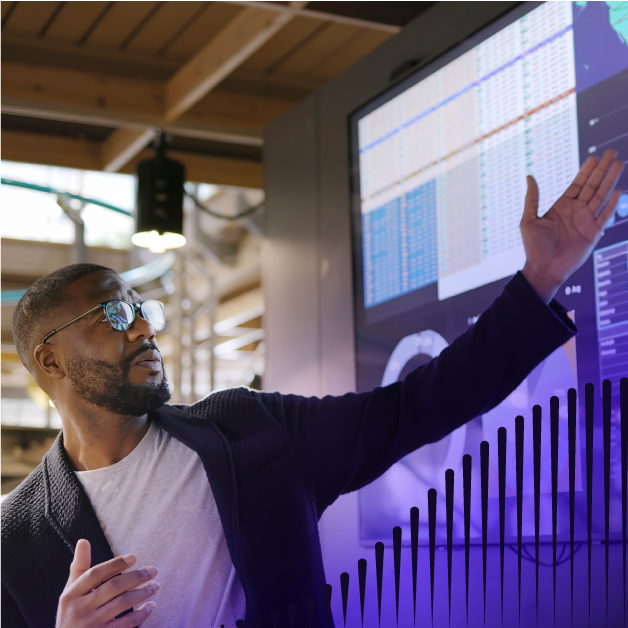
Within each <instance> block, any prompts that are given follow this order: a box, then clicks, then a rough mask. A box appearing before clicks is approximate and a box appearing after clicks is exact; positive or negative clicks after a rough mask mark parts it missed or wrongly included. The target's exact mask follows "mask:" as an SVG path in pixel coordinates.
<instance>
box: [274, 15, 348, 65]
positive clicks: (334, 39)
mask: <svg viewBox="0 0 628 628" xmlns="http://www.w3.org/2000/svg"><path fill="white" fill-rule="evenodd" d="M359 32H360V29H359V28H358V27H357V26H348V25H346V24H330V25H329V26H328V27H327V28H325V29H324V30H322V31H320V32H319V34H318V35H317V36H316V37H314V38H313V39H311V40H310V41H309V42H308V43H307V44H306V45H304V46H302V47H300V48H299V49H298V50H296V51H295V52H294V54H292V55H290V57H288V58H287V59H286V60H285V61H284V62H283V63H282V64H281V65H280V66H279V67H278V68H277V69H276V73H277V74H287V75H296V76H303V75H307V74H308V73H309V72H310V71H311V70H312V69H313V68H315V67H316V66H317V65H318V64H319V63H320V62H321V61H322V60H323V59H325V58H327V57H328V56H329V55H331V54H333V53H334V52H335V51H336V50H337V49H339V48H340V47H341V46H343V45H344V44H345V43H347V42H348V41H349V40H350V39H351V38H353V37H355V36H356V35H357V34H358V33H359Z"/></svg>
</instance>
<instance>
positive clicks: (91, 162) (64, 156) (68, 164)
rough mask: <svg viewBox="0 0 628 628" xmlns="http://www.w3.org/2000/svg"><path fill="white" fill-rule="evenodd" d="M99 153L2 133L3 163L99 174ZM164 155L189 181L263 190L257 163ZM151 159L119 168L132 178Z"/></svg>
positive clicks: (66, 141)
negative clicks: (17, 162) (76, 169)
mask: <svg viewBox="0 0 628 628" xmlns="http://www.w3.org/2000/svg"><path fill="white" fill-rule="evenodd" d="M102 149H103V145H102V144H100V143H98V142H93V141H89V140H80V139H74V138H68V137H57V136H53V135H40V134H36V133H22V132H19V131H3V132H2V159H5V160H7V161H20V162H26V163H34V164H43V165H47V166H61V167H64V168H78V169H80V170H102V169H103V154H102V153H103V150H102ZM168 155H169V156H170V157H171V158H172V159H175V160H176V161H180V162H181V163H182V164H183V165H184V166H185V168H186V177H187V179H188V180H189V181H196V182H199V183H213V184H215V185H234V186H241V187H248V188H261V187H262V186H263V180H262V164H261V163H260V162H257V161H252V160H248V159H233V158H228V157H216V156H213V155H201V154H198V153H185V152H182V151H174V150H173V151H168ZM151 157H153V151H150V150H143V151H141V152H140V153H139V154H137V155H135V157H134V158H133V159H131V160H130V161H129V162H128V163H127V164H126V165H125V166H124V167H123V168H121V171H122V172H124V173H128V174H133V173H134V172H135V167H136V165H137V164H138V163H139V162H140V161H142V160H144V159H149V158H151Z"/></svg>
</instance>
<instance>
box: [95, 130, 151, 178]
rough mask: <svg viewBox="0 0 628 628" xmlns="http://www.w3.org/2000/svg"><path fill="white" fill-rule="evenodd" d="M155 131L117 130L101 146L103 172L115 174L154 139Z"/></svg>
mask: <svg viewBox="0 0 628 628" xmlns="http://www.w3.org/2000/svg"><path fill="white" fill-rule="evenodd" d="M155 135H156V132H155V129H143V130H141V129H140V130H137V129H117V130H116V131H114V132H113V133H112V134H111V135H110V136H109V137H108V138H107V139H106V140H105V141H104V142H103V145H102V160H103V170H105V171H106V172H117V171H118V170H120V168H122V167H123V166H124V165H125V164H126V163H128V162H129V161H130V160H131V159H133V157H135V155H137V154H138V153H139V152H140V151H142V150H143V149H144V148H146V146H148V144H150V143H151V142H152V141H153V139H154V138H155Z"/></svg>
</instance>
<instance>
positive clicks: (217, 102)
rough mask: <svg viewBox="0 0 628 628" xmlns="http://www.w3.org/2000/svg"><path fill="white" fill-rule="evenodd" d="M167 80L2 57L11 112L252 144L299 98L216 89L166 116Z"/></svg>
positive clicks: (5, 109) (7, 105)
mask: <svg viewBox="0 0 628 628" xmlns="http://www.w3.org/2000/svg"><path fill="white" fill-rule="evenodd" d="M165 89H166V87H165V83H163V82H159V81H138V80H131V79H127V78H124V77H118V76H110V75H106V74H101V73H98V72H91V73H90V72H83V71H77V70H67V69H59V68H49V69H48V68H47V69H43V68H42V67H40V66H36V65H30V64H22V63H12V62H4V61H3V63H2V111H3V113H7V114H14V115H23V116H29V117H36V118H45V119H52V120H61V121H68V122H77V123H82V124H93V125H96V126H108V127H114V128H121V127H122V128H133V129H136V130H141V129H146V128H150V127H159V128H162V129H164V130H167V131H169V132H171V133H173V134H175V135H176V134H180V135H184V136H188V137H198V138H201V139H209V140H214V141H218V142H228V143H234V144H243V145H250V146H260V145H261V144H262V137H261V132H262V129H263V128H264V127H265V126H266V125H267V124H268V123H269V122H271V121H272V120H274V119H275V118H276V117H277V116H279V115H281V114H282V113H283V112H284V111H287V110H288V109H289V108H291V107H293V106H294V104H295V101H291V100H281V99H277V98H266V97H264V96H259V95H256V94H249V93H242V92H237V91H225V90H223V89H217V90H214V91H213V92H212V94H211V97H210V98H206V99H204V100H203V102H201V103H199V104H198V105H197V106H196V107H194V108H193V110H192V111H190V112H189V113H188V114H186V115H184V116H183V117H182V118H180V119H179V120H177V121H172V122H166V121H165V120H164V119H163V117H162V115H161V114H162V111H163V102H164V94H165Z"/></svg>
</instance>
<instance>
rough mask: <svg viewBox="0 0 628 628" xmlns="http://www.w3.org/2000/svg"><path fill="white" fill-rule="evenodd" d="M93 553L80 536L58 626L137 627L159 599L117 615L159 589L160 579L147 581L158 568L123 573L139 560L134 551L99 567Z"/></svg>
mask: <svg viewBox="0 0 628 628" xmlns="http://www.w3.org/2000/svg"><path fill="white" fill-rule="evenodd" d="M91 555H92V551H91V546H90V544H89V541H87V540H86V539H80V540H79V541H78V543H77V544H76V551H75V552H74V560H73V561H72V564H71V565H70V577H69V578H68V581H67V583H66V585H65V589H64V590H63V593H62V594H61V597H60V598H59V606H58V608H57V621H56V624H55V628H101V626H102V627H104V626H107V628H133V627H134V626H138V625H139V624H141V623H142V622H144V621H146V619H147V618H148V616H149V615H150V613H151V611H152V610H153V609H154V608H155V606H156V604H155V602H146V604H143V605H142V606H140V608H138V609H137V610H136V611H133V612H132V613H129V614H128V615H125V616H124V617H120V618H119V619H114V618H115V617H116V616H117V615H119V614H120V613H123V612H124V611H125V610H127V609H128V608H131V607H133V606H135V605H136V604H139V603H140V602H142V601H144V600H145V599H147V598H149V597H150V596H151V595H153V593H155V592H156V591H157V590H158V589H159V583H158V582H147V581H149V580H150V579H151V578H153V577H155V576H156V575H157V569H155V568H154V567H148V568H145V569H135V570H133V571H129V572H127V573H124V574H123V573H122V572H123V571H124V570H125V569H128V568H129V567H130V566H131V565H132V564H134V563H135V556H133V555H132V554H127V555H126V556H119V557H118V558H113V559H112V560H108V561H106V562H104V563H100V564H99V565H96V566H95V567H91ZM146 582H147V584H145V585H144V586H142V587H140V588H137V589H136V588H135V587H138V586H139V585H142V584H144V583H146ZM154 585H156V587H155V586H154Z"/></svg>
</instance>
